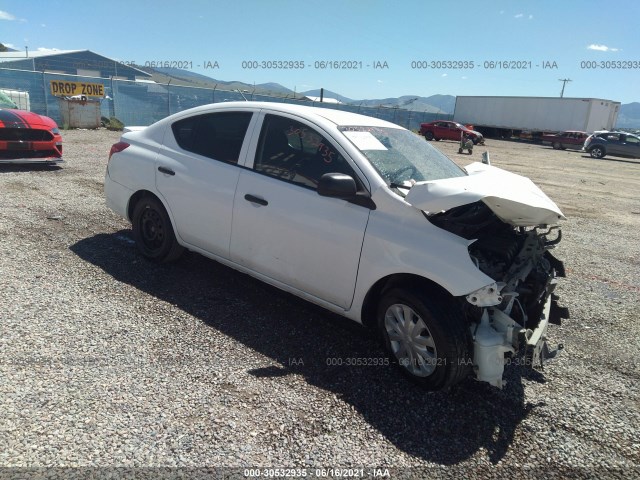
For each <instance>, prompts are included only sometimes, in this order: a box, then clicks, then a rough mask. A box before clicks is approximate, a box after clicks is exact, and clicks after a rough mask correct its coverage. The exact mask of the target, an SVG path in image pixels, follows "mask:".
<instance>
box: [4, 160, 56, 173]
mask: <svg viewBox="0 0 640 480" xmlns="http://www.w3.org/2000/svg"><path fill="white" fill-rule="evenodd" d="M58 170H62V167H61V166H59V165H46V164H41V163H34V164H32V165H30V164H28V163H19V164H18V163H0V174H2V173H15V172H56V171H58Z"/></svg>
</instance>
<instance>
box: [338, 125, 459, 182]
mask: <svg viewBox="0 0 640 480" xmlns="http://www.w3.org/2000/svg"><path fill="white" fill-rule="evenodd" d="M339 128H340V130H341V131H342V133H343V134H344V136H345V137H347V138H348V139H349V141H351V143H353V144H354V145H355V146H356V148H357V149H358V150H360V151H361V152H362V153H363V154H364V156H365V157H367V159H368V160H369V162H370V163H371V165H373V167H374V168H375V169H376V170H377V171H378V173H379V174H380V176H381V177H382V178H383V179H384V181H385V182H386V183H387V185H389V186H392V187H398V186H404V187H406V188H409V187H410V186H411V185H412V184H413V183H414V182H422V181H425V180H440V179H442V178H451V177H462V176H465V175H466V173H465V172H464V171H463V170H462V169H461V168H460V167H458V166H457V165H456V164H455V163H453V162H452V161H451V160H449V158H447V157H446V156H445V155H444V154H442V153H440V151H439V150H437V149H435V148H434V147H432V146H431V145H430V144H429V143H428V142H426V141H425V140H424V139H423V138H422V137H420V136H418V135H416V134H415V133H412V132H410V131H409V130H405V129H400V128H387V127H361V126H355V127H339Z"/></svg>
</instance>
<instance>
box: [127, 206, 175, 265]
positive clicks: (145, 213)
mask: <svg viewBox="0 0 640 480" xmlns="http://www.w3.org/2000/svg"><path fill="white" fill-rule="evenodd" d="M131 223H132V228H133V239H134V240H135V242H136V246H137V247H138V250H139V251H140V253H142V255H144V256H145V257H146V258H148V259H149V260H152V261H154V262H171V261H174V260H177V259H178V258H179V257H180V256H181V255H182V253H183V252H184V248H183V247H182V246H181V245H180V244H179V243H178V241H177V240H176V236H175V233H174V232H173V226H172V225H171V220H170V219H169V214H167V211H166V210H165V208H164V206H163V205H162V203H161V202H160V201H159V200H158V199H157V198H155V197H151V196H146V197H143V198H141V199H140V200H139V201H138V203H137V204H136V206H135V207H134V209H133V220H132V222H131Z"/></svg>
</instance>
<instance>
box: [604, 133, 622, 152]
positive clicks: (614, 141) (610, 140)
mask: <svg viewBox="0 0 640 480" xmlns="http://www.w3.org/2000/svg"><path fill="white" fill-rule="evenodd" d="M620 137H621V135H620V134H619V133H612V134H608V135H607V136H606V137H605V138H606V139H607V143H606V146H605V148H606V150H607V154H609V155H624V148H623V145H622V140H621V139H620Z"/></svg>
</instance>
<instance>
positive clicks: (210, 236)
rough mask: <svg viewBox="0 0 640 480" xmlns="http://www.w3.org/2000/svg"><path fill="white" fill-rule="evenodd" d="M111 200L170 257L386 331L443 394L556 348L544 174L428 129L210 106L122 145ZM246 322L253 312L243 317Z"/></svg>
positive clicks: (133, 134) (331, 115) (418, 374)
mask: <svg viewBox="0 0 640 480" xmlns="http://www.w3.org/2000/svg"><path fill="white" fill-rule="evenodd" d="M105 193H106V197H107V203H108V205H109V206H110V207H111V208H112V209H113V210H114V211H115V212H117V213H118V214H120V215H122V216H123V217H125V218H127V219H129V220H130V221H131V222H132V226H133V236H134V238H135V241H136V244H137V246H138V248H139V250H140V251H141V253H142V254H143V255H144V256H146V257H147V258H149V259H152V260H155V261H169V260H175V259H177V258H178V257H179V256H180V254H181V253H182V252H183V250H184V249H185V248H186V249H189V250H192V251H195V252H199V253H201V254H202V255H205V256H207V257H210V258H212V259H215V260H217V261H219V262H222V263H224V264H226V265H229V266H231V267H233V268H235V269H238V270H240V271H242V272H245V273H248V274H250V275H252V276H254V277H257V278H259V279H261V280H264V281H265V282H268V283H270V284H271V285H275V286H276V287H278V288H281V289H283V290H286V291H288V292H291V293H294V294H296V295H298V296H300V297H302V298H304V299H306V300H309V301H311V302H314V303H316V304H318V305H321V306H323V307H325V308H327V309H329V310H331V311H333V312H336V313H339V314H341V315H343V316H345V317H347V318H350V319H352V320H355V321H358V322H362V323H364V324H365V325H368V326H370V327H372V328H375V329H377V331H378V332H379V333H380V335H381V338H382V339H383V342H384V344H385V346H386V348H387V349H388V350H389V352H390V353H391V355H392V358H393V359H394V360H395V361H396V363H397V364H398V367H399V368H400V369H401V370H402V371H403V372H404V373H405V374H407V375H409V376H410V377H411V378H413V379H414V380H416V381H418V382H419V383H421V384H422V385H424V386H425V387H427V388H429V389H443V388H448V387H450V386H452V385H453V384H455V383H457V382H459V381H461V380H462V379H464V378H465V377H467V376H469V375H473V376H475V378H477V379H478V380H480V381H484V382H488V383H490V384H491V385H494V386H496V387H501V386H502V384H503V373H504V366H505V364H506V363H507V362H508V360H509V359H518V361H521V362H523V363H524V362H526V363H528V364H529V365H531V366H536V365H540V364H541V363H542V362H543V361H544V359H545V357H550V356H552V355H553V354H554V353H555V352H552V351H550V350H549V348H548V347H547V342H546V331H547V328H548V325H549V324H550V323H559V321H560V318H561V317H562V318H566V317H568V312H567V311H566V309H563V308H561V307H559V306H558V305H557V303H556V301H557V297H556V296H555V295H554V293H553V292H554V288H555V286H556V277H558V276H563V275H564V267H563V264H562V262H560V261H559V260H558V259H556V258H555V257H554V256H552V255H551V253H550V250H551V249H553V248H554V247H555V246H556V245H557V244H558V242H559V241H560V230H559V228H558V226H557V224H558V223H559V221H561V220H562V219H563V218H564V217H563V215H562V212H561V211H560V209H559V208H558V207H557V205H556V204H555V203H554V202H553V201H551V200H550V199H549V198H548V197H547V196H546V195H545V194H544V193H543V192H542V191H541V190H540V189H539V188H537V187H536V186H535V185H534V184H533V183H532V182H531V181H529V180H528V179H526V178H524V177H521V176H518V175H515V174H512V173H509V172H506V171H504V170H500V169H498V168H495V167H492V166H489V165H484V164H480V163H474V164H472V165H470V166H468V167H467V168H466V169H465V170H462V169H460V168H459V167H458V166H456V164H455V163H453V162H452V161H451V160H449V159H448V158H447V157H446V156H444V155H443V154H441V153H440V152H439V151H438V150H436V149H435V148H433V147H432V146H431V145H430V144H429V143H428V142H425V141H424V140H422V139H421V137H419V136H417V135H416V134H414V133H412V132H410V131H408V130H406V129H404V128H401V127H399V126H397V125H394V124H391V123H389V122H385V121H382V120H378V119H375V118H371V117H366V116H362V115H357V114H354V113H349V112H344V111H339V110H333V109H324V108H312V107H304V106H299V105H286V104H277V103H260V102H242V103H224V104H215V105H207V106H203V107H197V108H195V109H191V110H186V111H184V112H181V113H178V114H175V115H172V116H170V117H167V118H165V119H163V120H161V121H159V122H157V123H155V124H153V125H151V126H149V127H146V128H133V129H132V131H130V132H128V133H125V134H124V135H123V136H122V138H121V139H120V141H119V142H118V143H116V144H115V145H113V147H112V148H111V152H110V155H109V163H108V166H107V173H106V178H105ZM243 321H244V320H243Z"/></svg>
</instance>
